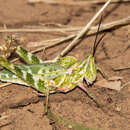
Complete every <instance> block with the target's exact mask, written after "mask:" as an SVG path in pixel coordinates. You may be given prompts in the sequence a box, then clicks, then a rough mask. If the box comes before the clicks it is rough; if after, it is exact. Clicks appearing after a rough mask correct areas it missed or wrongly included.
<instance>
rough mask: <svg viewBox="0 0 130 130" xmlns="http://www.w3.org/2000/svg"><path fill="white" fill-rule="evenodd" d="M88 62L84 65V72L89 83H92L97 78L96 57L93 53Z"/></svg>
mask: <svg viewBox="0 0 130 130" xmlns="http://www.w3.org/2000/svg"><path fill="white" fill-rule="evenodd" d="M86 61H87V63H86V65H85V66H84V72H85V75H84V77H85V80H86V82H87V84H88V85H89V84H92V83H93V82H94V81H95V80H96V65H95V62H94V57H93V55H92V54H90V55H89V56H88V57H87V59H86Z"/></svg>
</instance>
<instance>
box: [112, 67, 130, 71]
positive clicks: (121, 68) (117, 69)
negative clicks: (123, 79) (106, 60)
mask: <svg viewBox="0 0 130 130" xmlns="http://www.w3.org/2000/svg"><path fill="white" fill-rule="evenodd" d="M127 69H130V66H125V67H119V68H113V70H114V71H121V70H127Z"/></svg>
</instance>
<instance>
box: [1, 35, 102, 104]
mask: <svg viewBox="0 0 130 130" xmlns="http://www.w3.org/2000/svg"><path fill="white" fill-rule="evenodd" d="M102 38H103V37H101V39H102ZM96 39H97V35H96ZM101 39H100V40H99V41H98V43H97V44H96V40H95V42H94V49H93V53H92V54H90V55H89V56H87V57H86V58H85V59H84V60H82V61H78V60H77V59H76V58H75V57H73V56H65V57H62V58H60V59H59V60H58V61H56V62H50V63H46V62H44V61H42V60H41V59H39V58H38V57H36V56H34V55H33V54H31V53H30V52H28V51H27V50H25V49H24V48H22V47H21V46H20V45H19V44H18V43H19V40H18V39H17V38H15V37H14V35H11V36H8V37H7V38H6V44H7V45H8V44H13V46H14V45H16V47H13V49H14V50H15V52H16V53H17V54H18V55H19V56H20V57H21V58H22V59H23V60H24V61H25V62H26V63H27V64H12V63H10V62H9V61H8V60H7V58H6V56H3V55H1V56H0V65H1V66H2V67H4V69H2V70H0V80H1V81H4V82H12V83H16V84H21V85H25V86H30V87H33V88H34V89H36V90H37V91H39V92H41V93H43V94H44V95H45V96H47V97H48V95H49V94H50V93H56V92H64V93H67V92H69V91H71V90H72V89H74V88H75V87H77V86H78V87H80V88H81V89H82V90H84V91H85V92H87V89H86V88H85V86H84V84H83V82H84V80H85V81H86V83H87V84H88V85H91V84H93V82H94V81H95V80H96V75H97V74H96V73H97V70H98V67H97V66H96V65H95V61H94V54H95V51H96V48H97V46H98V44H99V43H100V41H101ZM7 49H10V48H7ZM13 49H12V50H11V51H10V52H12V51H13ZM1 50H2V49H1ZM5 52H6V51H5ZM46 104H48V98H47V102H46Z"/></svg>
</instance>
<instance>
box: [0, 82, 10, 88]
mask: <svg viewBox="0 0 130 130" xmlns="http://www.w3.org/2000/svg"><path fill="white" fill-rule="evenodd" d="M11 84H12V83H2V84H0V88H2V87H5V86H8V85H11Z"/></svg>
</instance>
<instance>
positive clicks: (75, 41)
mask: <svg viewBox="0 0 130 130" xmlns="http://www.w3.org/2000/svg"><path fill="white" fill-rule="evenodd" d="M110 2H111V0H108V1H107V2H106V3H105V4H104V5H103V7H102V8H101V9H100V10H99V11H98V12H97V13H96V15H95V16H94V17H93V18H92V19H91V20H90V22H89V23H88V24H87V25H86V26H85V27H84V28H83V29H82V30H81V31H80V32H79V33H78V34H77V36H76V37H75V38H74V40H73V41H72V42H71V43H70V44H69V46H67V47H66V48H65V49H64V50H63V51H62V52H61V53H60V55H59V56H57V57H56V58H58V57H62V56H64V55H66V54H67V53H68V52H69V51H70V50H71V49H72V48H73V47H74V46H76V45H77V44H78V43H79V39H80V38H81V37H83V35H84V34H85V33H86V32H87V31H88V30H89V28H90V26H91V25H92V23H93V22H94V21H95V20H96V18H97V17H98V16H99V15H100V14H101V13H102V12H103V10H104V9H105V8H106V7H107V6H108V5H109V3H110Z"/></svg>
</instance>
